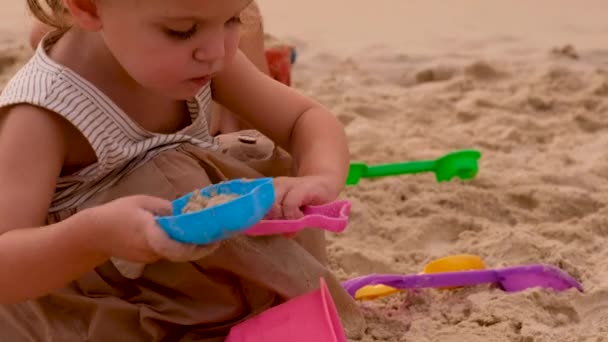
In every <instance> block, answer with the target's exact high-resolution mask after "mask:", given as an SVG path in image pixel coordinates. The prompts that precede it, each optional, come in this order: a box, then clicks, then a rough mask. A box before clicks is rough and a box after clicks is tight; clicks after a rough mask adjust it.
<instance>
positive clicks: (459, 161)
mask: <svg viewBox="0 0 608 342" xmlns="http://www.w3.org/2000/svg"><path fill="white" fill-rule="evenodd" d="M480 157H481V153H480V152H479V151H476V150H461V151H455V152H452V153H449V154H446V155H445V156H443V157H441V158H439V159H436V160H421V161H411V162H402V163H391V164H379V165H373V166H370V165H367V164H364V163H358V162H353V163H351V164H350V169H349V173H348V178H347V180H346V184H347V185H356V184H358V183H359V181H360V180H361V178H377V177H386V176H396V175H404V174H415V173H422V172H434V173H435V177H436V179H437V181H438V182H444V181H449V180H451V179H452V178H454V177H455V176H458V177H459V178H460V179H462V180H468V179H472V178H474V177H475V176H476V175H477V172H478V170H479V167H478V163H477V161H478V160H479V158H480Z"/></svg>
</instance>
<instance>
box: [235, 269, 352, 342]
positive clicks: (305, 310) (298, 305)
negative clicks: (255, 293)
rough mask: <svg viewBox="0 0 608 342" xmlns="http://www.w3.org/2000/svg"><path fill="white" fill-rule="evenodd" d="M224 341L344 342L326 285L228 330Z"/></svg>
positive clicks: (323, 283) (342, 332)
mask: <svg viewBox="0 0 608 342" xmlns="http://www.w3.org/2000/svg"><path fill="white" fill-rule="evenodd" d="M226 342H346V336H345V335H344V329H343V328H342V324H341V322H340V317H339V316H338V312H337V310H336V306H335V304H334V302H333V300H332V298H331V295H330V293H329V290H328V289H327V284H326V283H325V280H324V279H321V286H320V288H319V289H318V290H316V291H314V292H310V293H307V294H305V295H302V296H299V297H296V298H293V299H292V300H290V301H288V302H286V303H283V304H281V305H278V306H276V307H274V308H271V309H269V310H267V311H264V312H262V313H261V314H259V315H258V316H255V317H253V318H251V319H249V320H247V321H245V322H243V323H241V324H238V325H236V326H234V327H233V328H232V330H231V331H230V334H229V335H228V338H227V339H226Z"/></svg>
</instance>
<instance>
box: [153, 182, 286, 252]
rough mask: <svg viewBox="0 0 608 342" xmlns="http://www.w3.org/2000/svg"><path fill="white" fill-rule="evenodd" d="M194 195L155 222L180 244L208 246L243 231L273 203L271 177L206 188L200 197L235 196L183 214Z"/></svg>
mask: <svg viewBox="0 0 608 342" xmlns="http://www.w3.org/2000/svg"><path fill="white" fill-rule="evenodd" d="M192 195H193V193H189V194H187V195H185V196H183V197H181V198H178V199H177V200H175V201H173V202H172V204H173V216H161V217H157V218H156V222H157V223H158V224H159V225H160V227H161V228H163V229H164V230H165V232H167V234H168V235H169V236H170V237H171V238H173V239H175V240H177V241H180V242H182V243H191V244H209V243H212V242H216V241H220V240H224V239H227V238H229V237H231V236H233V235H235V234H237V233H240V232H243V231H245V230H247V229H249V228H251V227H252V226H254V225H255V224H256V223H258V222H259V221H260V220H262V219H263V218H264V216H266V214H267V213H268V212H269V211H270V209H271V208H272V205H273V204H274V201H275V191H274V184H273V180H272V178H260V179H255V180H244V179H237V180H232V181H228V182H223V183H219V184H215V185H211V186H208V187H206V188H204V189H203V190H201V195H203V196H205V197H207V198H211V197H214V196H217V195H231V196H236V197H235V198H234V199H232V200H230V201H228V202H225V203H222V204H218V205H214V206H211V207H208V208H206V209H203V210H199V211H196V212H192V213H187V214H182V211H183V209H184V207H185V206H186V205H187V203H188V202H189V201H190V198H191V197H192Z"/></svg>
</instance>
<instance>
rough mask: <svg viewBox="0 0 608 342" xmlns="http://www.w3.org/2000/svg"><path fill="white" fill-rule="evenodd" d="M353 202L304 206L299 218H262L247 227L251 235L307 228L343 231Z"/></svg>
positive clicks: (294, 231)
mask: <svg viewBox="0 0 608 342" xmlns="http://www.w3.org/2000/svg"><path fill="white" fill-rule="evenodd" d="M350 208H351V203H350V202H348V201H336V202H332V203H329V204H326V205H321V206H307V207H304V209H303V213H304V216H303V217H302V218H300V219H298V220H262V221H260V222H259V223H258V224H256V225H255V226H253V227H251V228H249V229H247V230H246V231H245V232H244V234H245V235H249V236H260V235H278V234H289V233H297V232H299V231H300V230H302V229H305V228H320V229H325V230H327V231H330V232H334V233H341V232H343V231H344V229H346V225H347V224H348V215H349V214H350Z"/></svg>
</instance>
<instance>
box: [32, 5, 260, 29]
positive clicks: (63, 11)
mask: <svg viewBox="0 0 608 342" xmlns="http://www.w3.org/2000/svg"><path fill="white" fill-rule="evenodd" d="M41 3H42V4H41ZM27 6H28V7H29V10H30V12H32V14H33V15H34V16H35V17H36V19H38V21H40V22H42V23H43V24H45V25H47V26H50V27H52V28H54V29H55V31H67V30H68V29H69V28H70V27H71V26H72V22H71V20H70V13H69V11H68V10H67V8H65V6H64V5H63V0H27ZM45 7H46V8H47V9H45ZM241 20H242V21H243V26H244V29H245V31H248V30H255V29H260V28H261V27H262V15H261V13H260V8H259V7H258V5H257V3H256V1H253V2H251V4H250V5H249V6H248V7H247V8H246V9H245V10H244V11H243V13H242V14H241Z"/></svg>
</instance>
